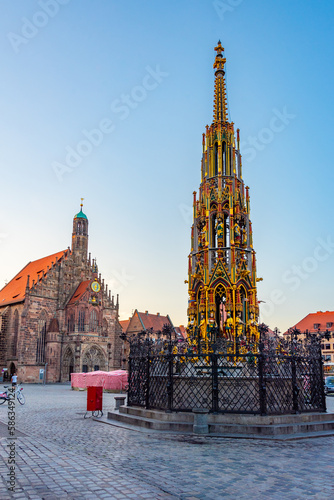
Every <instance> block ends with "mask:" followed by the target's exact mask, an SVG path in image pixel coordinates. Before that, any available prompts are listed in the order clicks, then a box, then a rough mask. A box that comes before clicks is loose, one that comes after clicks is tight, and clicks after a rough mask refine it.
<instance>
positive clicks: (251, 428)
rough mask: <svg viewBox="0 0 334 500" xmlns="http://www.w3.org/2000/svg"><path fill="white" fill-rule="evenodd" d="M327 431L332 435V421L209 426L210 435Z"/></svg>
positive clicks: (272, 434)
mask: <svg viewBox="0 0 334 500" xmlns="http://www.w3.org/2000/svg"><path fill="white" fill-rule="evenodd" d="M323 431H326V432H327V431H328V432H332V433H333V434H334V420H331V421H318V422H312V423H310V422H307V423H304V422H300V423H294V424H280V425H240V424H209V432H210V434H225V433H229V434H231V433H232V434H233V433H236V434H253V435H256V436H260V435H261V436H263V435H271V436H274V435H287V434H300V433H302V434H306V433H307V434H308V433H311V432H323Z"/></svg>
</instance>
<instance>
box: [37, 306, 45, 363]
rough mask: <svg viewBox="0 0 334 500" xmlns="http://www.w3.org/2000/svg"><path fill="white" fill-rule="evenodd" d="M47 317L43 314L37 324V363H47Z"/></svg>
mask: <svg viewBox="0 0 334 500" xmlns="http://www.w3.org/2000/svg"><path fill="white" fill-rule="evenodd" d="M45 337H46V317H45V313H42V315H41V317H40V319H39V320H38V323H37V344H36V363H38V364H42V363H43V364H44V363H45Z"/></svg>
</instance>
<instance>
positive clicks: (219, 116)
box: [213, 40, 228, 122]
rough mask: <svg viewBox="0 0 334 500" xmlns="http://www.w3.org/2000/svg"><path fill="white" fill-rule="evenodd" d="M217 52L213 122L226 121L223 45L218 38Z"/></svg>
mask: <svg viewBox="0 0 334 500" xmlns="http://www.w3.org/2000/svg"><path fill="white" fill-rule="evenodd" d="M215 51H216V52H217V55H216V58H215V62H214V65H213V67H214V69H215V70H216V71H215V94H214V103H213V121H214V122H227V121H228V113H227V99H226V85H225V70H224V66H225V63H226V59H225V57H224V47H222V44H221V42H220V40H219V42H218V45H217V47H215Z"/></svg>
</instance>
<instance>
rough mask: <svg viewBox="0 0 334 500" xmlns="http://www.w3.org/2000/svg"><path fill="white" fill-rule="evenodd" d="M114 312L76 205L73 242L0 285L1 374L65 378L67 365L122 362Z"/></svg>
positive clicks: (75, 368)
mask: <svg viewBox="0 0 334 500" xmlns="http://www.w3.org/2000/svg"><path fill="white" fill-rule="evenodd" d="M118 312H119V302H118V296H117V297H116V301H115V299H114V296H112V295H111V291H110V290H108V285H105V283H104V280H103V279H102V278H101V274H99V272H98V267H97V264H96V260H95V259H93V260H92V259H91V256H90V254H89V255H88V218H87V216H86V215H85V214H84V213H83V211H82V204H81V208H80V212H79V213H78V214H76V215H75V216H74V219H73V231H72V246H71V249H70V248H67V249H66V250H62V251H60V252H56V253H54V254H52V255H49V256H47V257H43V258H41V259H38V260H34V261H32V262H29V263H28V264H27V265H26V266H25V267H24V268H23V269H22V270H21V271H20V272H18V273H17V274H16V276H14V278H13V279H12V280H11V281H10V282H9V283H7V284H6V285H5V286H4V287H3V288H2V289H1V290H0V368H2V374H3V375H4V374H6V373H7V374H8V376H9V377H10V375H11V374H12V373H14V372H16V373H17V375H18V380H19V381H20V382H38V381H39V380H40V378H41V376H42V377H43V379H44V380H45V381H46V382H64V381H68V380H70V376H71V373H72V372H86V371H92V370H106V371H110V370H113V369H118V368H120V367H121V366H122V359H121V358H122V341H121V340H120V338H119V335H120V333H121V331H122V329H121V326H120V324H119V321H118ZM0 374H1V373H0Z"/></svg>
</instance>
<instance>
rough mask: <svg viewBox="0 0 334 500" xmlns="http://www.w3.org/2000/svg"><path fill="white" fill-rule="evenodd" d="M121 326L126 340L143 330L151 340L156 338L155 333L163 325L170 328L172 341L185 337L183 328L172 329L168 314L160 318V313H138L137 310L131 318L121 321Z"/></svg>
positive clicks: (161, 328) (160, 329)
mask: <svg viewBox="0 0 334 500" xmlns="http://www.w3.org/2000/svg"><path fill="white" fill-rule="evenodd" d="M121 324H122V326H123V332H124V333H126V334H127V337H128V338H129V337H131V336H132V335H136V334H137V333H140V332H142V331H144V330H146V331H149V332H150V333H149V336H150V337H151V338H156V337H157V333H158V332H161V331H162V330H163V327H164V326H165V325H168V326H171V327H172V338H173V339H180V340H182V338H184V335H185V329H184V327H183V326H181V327H174V325H173V323H172V320H171V319H170V317H169V315H168V314H167V316H162V315H161V314H160V313H157V314H150V313H149V312H148V311H145V312H139V311H138V309H136V310H135V312H134V313H133V315H132V317H131V318H129V319H128V320H125V321H121Z"/></svg>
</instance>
